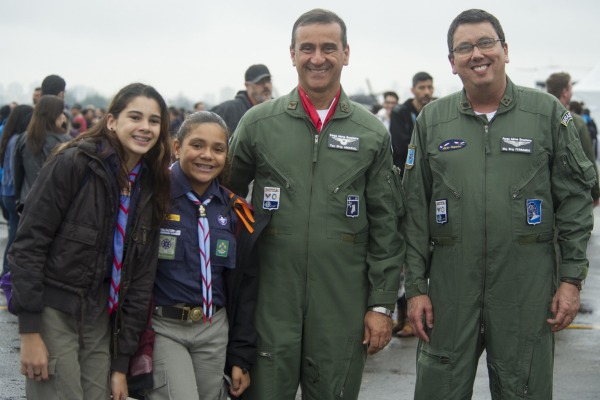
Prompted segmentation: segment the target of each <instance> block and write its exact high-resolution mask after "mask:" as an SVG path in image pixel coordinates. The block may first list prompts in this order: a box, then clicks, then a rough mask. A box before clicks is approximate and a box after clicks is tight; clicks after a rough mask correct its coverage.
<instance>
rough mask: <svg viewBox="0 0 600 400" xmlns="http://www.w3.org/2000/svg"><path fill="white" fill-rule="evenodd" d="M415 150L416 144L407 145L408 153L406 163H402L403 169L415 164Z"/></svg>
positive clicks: (410, 167)
mask: <svg viewBox="0 0 600 400" xmlns="http://www.w3.org/2000/svg"><path fill="white" fill-rule="evenodd" d="M416 151H417V146H415V145H414V144H409V145H408V153H407V154H406V164H404V169H412V167H414V166H415V153H416Z"/></svg>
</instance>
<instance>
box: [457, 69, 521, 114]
mask: <svg viewBox="0 0 600 400" xmlns="http://www.w3.org/2000/svg"><path fill="white" fill-rule="evenodd" d="M516 100H517V86H516V85H515V84H514V83H513V82H512V81H511V80H510V78H509V77H508V76H507V77H506V89H505V90H504V96H502V98H501V99H500V104H499V105H498V111H497V112H496V114H500V113H503V112H506V111H508V110H510V109H511V108H512V107H513V106H514V105H515V103H516ZM458 107H459V109H460V110H461V112H469V113H474V112H473V108H472V107H471V103H470V102H469V99H468V98H467V92H466V91H465V89H464V88H463V90H461V92H460V102H459V105H458ZM469 110H470V111H469Z"/></svg>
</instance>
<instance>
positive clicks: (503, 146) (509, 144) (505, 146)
mask: <svg viewBox="0 0 600 400" xmlns="http://www.w3.org/2000/svg"><path fill="white" fill-rule="evenodd" d="M500 151H505V152H508V153H528V154H531V152H532V151H533V140H532V139H527V138H519V137H503V138H502V139H500Z"/></svg>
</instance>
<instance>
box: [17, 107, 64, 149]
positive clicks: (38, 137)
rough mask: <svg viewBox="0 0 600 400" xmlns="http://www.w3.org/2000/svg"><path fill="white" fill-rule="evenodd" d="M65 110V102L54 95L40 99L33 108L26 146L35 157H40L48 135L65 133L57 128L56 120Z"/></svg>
mask: <svg viewBox="0 0 600 400" xmlns="http://www.w3.org/2000/svg"><path fill="white" fill-rule="evenodd" d="M64 109H65V103H64V101H63V100H62V99H61V98H60V97H57V96H54V95H45V96H42V97H40V99H39V100H38V102H37V104H36V105H35V107H34V108H33V116H32V117H31V122H30V123H29V126H28V127H27V139H26V142H25V143H26V144H27V147H28V148H29V150H30V151H31V152H32V153H33V155H38V154H39V153H40V151H42V147H44V141H45V140H46V134H47V133H49V132H50V133H65V132H64V131H63V130H62V129H61V128H59V127H58V126H56V119H57V118H58V117H60V115H61V114H62V113H63V111H64Z"/></svg>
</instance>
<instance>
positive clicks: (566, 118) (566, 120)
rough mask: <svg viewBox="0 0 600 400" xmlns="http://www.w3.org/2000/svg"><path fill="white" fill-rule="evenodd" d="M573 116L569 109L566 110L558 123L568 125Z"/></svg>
mask: <svg viewBox="0 0 600 400" xmlns="http://www.w3.org/2000/svg"><path fill="white" fill-rule="evenodd" d="M572 120H573V117H572V116H571V113H570V112H569V111H566V112H565V113H564V114H563V116H562V117H561V119H560V123H561V124H563V125H564V126H567V125H569V121H572Z"/></svg>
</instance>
